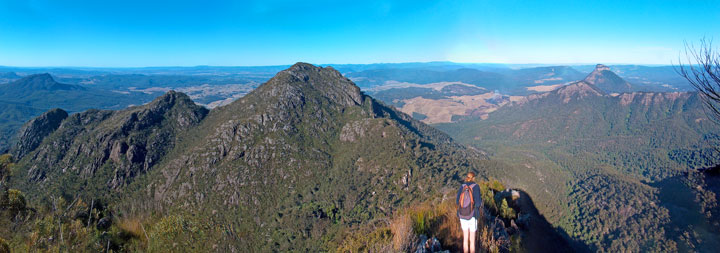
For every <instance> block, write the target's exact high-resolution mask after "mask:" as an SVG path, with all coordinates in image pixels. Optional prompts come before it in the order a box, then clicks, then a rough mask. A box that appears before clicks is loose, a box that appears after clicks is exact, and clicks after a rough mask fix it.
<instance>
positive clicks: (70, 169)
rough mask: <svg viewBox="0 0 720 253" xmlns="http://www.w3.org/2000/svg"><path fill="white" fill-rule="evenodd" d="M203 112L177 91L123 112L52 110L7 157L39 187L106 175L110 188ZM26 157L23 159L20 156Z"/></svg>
mask: <svg viewBox="0 0 720 253" xmlns="http://www.w3.org/2000/svg"><path fill="white" fill-rule="evenodd" d="M206 114H207V110H206V109H205V108H202V107H200V106H197V105H195V104H194V103H193V102H192V100H190V98H189V97H187V96H186V95H184V94H182V93H176V92H173V91H171V92H168V93H167V94H165V95H163V96H161V97H158V98H157V99H155V100H154V101H152V102H150V103H148V104H147V105H143V106H138V107H132V108H129V109H127V110H123V111H100V110H88V111H86V112H82V113H77V114H73V115H70V116H67V113H66V112H64V111H62V110H59V109H55V110H51V111H49V112H47V113H45V114H43V115H42V116H40V117H38V118H37V119H34V120H32V121H30V122H29V123H28V124H27V125H26V126H25V127H24V128H23V130H22V131H21V133H20V137H19V140H18V144H17V145H16V146H15V147H14V148H13V153H14V154H15V156H16V157H18V158H26V159H24V160H21V161H26V162H25V163H22V162H21V164H22V165H24V166H25V167H27V168H28V172H27V174H26V175H21V177H26V179H27V180H29V181H30V182H35V183H38V184H39V185H40V186H41V187H40V188H42V186H43V182H45V181H63V180H65V179H67V178H66V176H67V175H68V174H75V175H80V176H81V177H82V178H85V179H87V178H90V177H93V175H95V174H98V173H100V172H99V170H106V171H103V172H102V174H105V175H111V178H108V179H107V181H106V184H107V186H108V187H109V188H111V189H117V188H118V187H120V186H123V185H126V184H128V183H129V182H130V181H131V180H132V178H133V177H135V176H137V175H139V174H142V173H144V172H146V171H147V170H148V169H149V168H150V167H152V166H153V165H154V164H155V163H156V162H158V161H159V160H160V159H161V158H162V156H164V155H165V154H166V153H167V151H168V150H170V149H172V148H173V146H174V144H175V142H176V136H177V134H178V133H179V132H181V131H184V130H185V129H187V128H188V127H191V126H193V125H195V124H197V123H198V122H200V120H202V119H203V118H204V116H205V115H206ZM26 156H27V157H26Z"/></svg>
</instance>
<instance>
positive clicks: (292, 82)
mask: <svg viewBox="0 0 720 253" xmlns="http://www.w3.org/2000/svg"><path fill="white" fill-rule="evenodd" d="M289 87H292V88H291V89H288V88H289ZM310 90H314V91H316V92H308V91H310ZM256 91H257V92H254V93H259V94H258V95H259V96H261V97H263V98H264V99H267V98H270V97H294V96H304V95H308V94H310V93H313V94H317V95H320V96H324V97H327V98H330V99H332V100H334V101H335V102H338V103H340V104H343V105H357V104H361V103H362V101H363V95H362V92H361V91H360V88H359V87H357V86H356V85H355V83H353V82H352V81H350V79H347V78H346V77H344V76H343V75H342V74H341V73H340V72H339V71H337V70H335V69H334V68H332V67H324V68H323V67H319V66H315V65H312V64H309V63H304V62H298V63H296V64H295V65H293V66H291V67H290V68H288V69H286V70H283V71H280V72H279V73H278V74H277V75H275V76H274V77H273V78H271V79H270V80H269V81H268V82H266V83H265V84H263V85H261V86H260V87H258V88H257V89H256ZM260 94H262V95H260ZM253 96H255V95H253Z"/></svg>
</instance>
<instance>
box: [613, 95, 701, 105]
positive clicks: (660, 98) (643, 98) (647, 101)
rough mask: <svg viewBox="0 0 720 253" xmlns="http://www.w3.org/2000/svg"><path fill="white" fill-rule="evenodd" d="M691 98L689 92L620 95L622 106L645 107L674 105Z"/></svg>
mask: <svg viewBox="0 0 720 253" xmlns="http://www.w3.org/2000/svg"><path fill="white" fill-rule="evenodd" d="M690 96H691V93H688V92H632V93H623V94H620V95H618V97H619V98H620V104H622V105H629V104H631V103H640V104H642V105H645V106H652V105H657V104H662V103H672V102H674V101H675V100H677V99H687V98H689V97H690Z"/></svg>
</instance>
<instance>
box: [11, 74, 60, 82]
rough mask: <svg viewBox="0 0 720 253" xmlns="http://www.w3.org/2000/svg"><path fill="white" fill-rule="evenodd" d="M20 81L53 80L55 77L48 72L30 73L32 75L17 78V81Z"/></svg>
mask: <svg viewBox="0 0 720 253" xmlns="http://www.w3.org/2000/svg"><path fill="white" fill-rule="evenodd" d="M22 81H26V82H27V81H44V82H55V79H53V77H52V76H51V75H50V74H48V73H42V74H32V75H28V76H25V77H23V78H21V79H20V80H18V81H17V82H22Z"/></svg>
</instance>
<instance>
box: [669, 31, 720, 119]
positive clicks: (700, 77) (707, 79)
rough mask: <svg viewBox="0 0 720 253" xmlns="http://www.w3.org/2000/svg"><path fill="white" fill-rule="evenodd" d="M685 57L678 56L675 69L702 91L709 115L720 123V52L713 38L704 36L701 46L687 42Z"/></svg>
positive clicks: (701, 94) (696, 88) (701, 95)
mask: <svg viewBox="0 0 720 253" xmlns="http://www.w3.org/2000/svg"><path fill="white" fill-rule="evenodd" d="M684 58H685V59H683V57H682V55H681V56H680V57H678V65H679V66H675V71H676V72H677V73H678V74H680V75H681V76H682V77H683V78H685V79H686V80H687V81H688V82H690V84H691V85H692V86H693V87H694V88H695V90H697V91H698V92H699V93H700V97H701V98H702V101H703V103H704V104H705V108H706V109H708V110H709V114H710V115H709V117H710V118H711V119H712V120H713V121H715V122H716V123H720V52H718V51H717V50H715V49H714V48H713V43H712V40H709V39H705V38H703V39H702V40H700V46H699V48H696V47H695V45H693V44H692V43H687V42H685V51H684ZM683 62H686V63H683Z"/></svg>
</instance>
